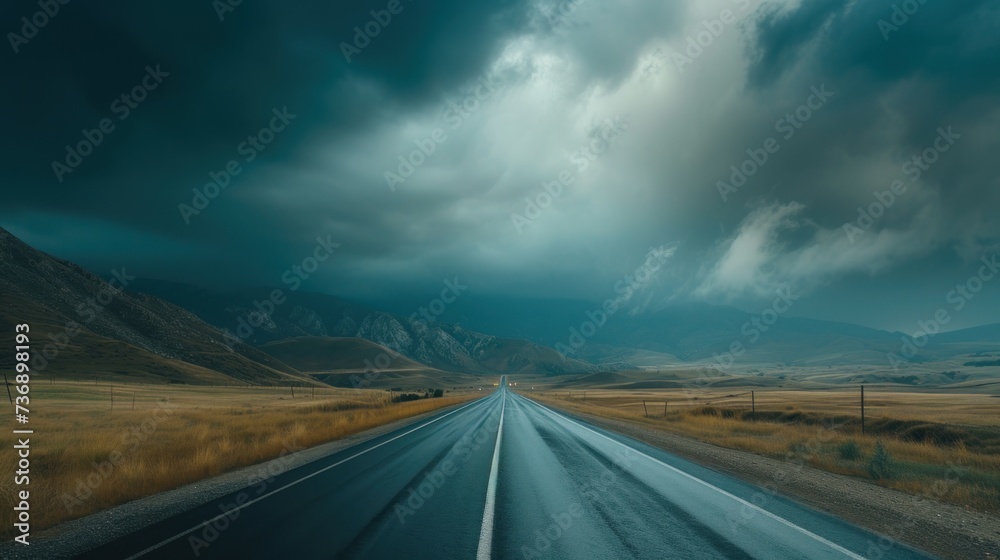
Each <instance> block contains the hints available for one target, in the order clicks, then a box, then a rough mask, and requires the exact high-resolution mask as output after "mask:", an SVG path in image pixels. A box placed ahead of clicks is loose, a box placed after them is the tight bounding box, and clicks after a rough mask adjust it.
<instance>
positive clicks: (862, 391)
mask: <svg viewBox="0 0 1000 560" xmlns="http://www.w3.org/2000/svg"><path fill="white" fill-rule="evenodd" d="M861 435H865V386H864V385H862V386H861Z"/></svg>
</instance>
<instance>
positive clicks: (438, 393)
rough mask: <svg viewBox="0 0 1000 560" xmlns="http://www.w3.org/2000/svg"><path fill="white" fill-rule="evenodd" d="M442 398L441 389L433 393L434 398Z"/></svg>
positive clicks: (442, 392)
mask: <svg viewBox="0 0 1000 560" xmlns="http://www.w3.org/2000/svg"><path fill="white" fill-rule="evenodd" d="M443 396H444V390H443V389H436V390H435V391H434V398H436V399H438V398H441V397H443Z"/></svg>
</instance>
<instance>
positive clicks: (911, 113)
mask: <svg viewBox="0 0 1000 560" xmlns="http://www.w3.org/2000/svg"><path fill="white" fill-rule="evenodd" d="M894 4H895V5H898V6H903V7H904V8H905V9H906V10H908V11H910V12H912V13H908V14H904V15H905V21H901V19H902V16H900V15H894V12H893V5H894ZM910 4H912V5H914V6H919V8H918V9H916V10H910V9H909V8H908V7H907V6H909V5H910ZM387 5H388V0H386V1H376V0H373V1H369V2H365V3H362V4H352V5H350V6H338V5H336V4H334V3H319V2H315V3H313V2H310V3H304V2H303V3H294V4H293V5H283V4H279V3H276V2H275V3H266V4H261V3H249V2H243V3H241V4H240V5H238V6H236V7H235V8H234V9H233V10H232V11H229V12H226V13H225V14H224V20H223V21H220V20H219V17H218V16H217V14H216V11H215V9H214V8H213V3H212V2H208V1H194V0H191V1H180V2H172V3H166V2H164V3H157V4H143V5H135V4H131V3H125V2H110V3H109V2H104V3H101V4H99V5H94V4H92V3H90V4H88V3H84V2H79V0H74V1H72V2H70V3H68V4H66V5H64V6H61V8H60V13H59V14H58V15H57V16H54V17H53V18H52V21H51V22H49V23H48V24H47V25H46V26H45V27H44V28H43V29H40V30H39V32H38V34H37V36H35V37H33V38H31V39H30V40H29V41H28V42H27V43H26V44H23V45H20V47H19V50H20V52H19V53H17V54H15V53H13V51H12V49H11V50H7V51H6V52H3V54H2V55H0V57H2V61H3V64H4V76H5V78H7V80H8V81H7V82H6V83H7V86H6V87H5V88H4V89H3V90H2V91H0V103H2V105H3V107H4V111H5V114H6V115H7V117H8V118H7V120H6V121H5V122H6V123H9V130H8V131H7V134H5V135H4V136H3V140H2V143H3V145H2V149H0V162H2V172H0V173H2V175H0V180H2V184H3V187H2V188H3V189H4V191H5V193H7V197H6V198H7V204H6V205H5V206H4V207H3V208H2V209H0V222H2V224H0V225H4V226H6V227H9V228H11V229H12V230H13V231H14V232H15V233H18V234H21V235H24V236H25V237H26V240H28V241H29V242H35V243H37V244H38V245H40V246H42V247H43V248H44V249H46V250H49V251H52V252H54V253H56V254H58V255H60V256H64V257H67V258H72V259H74V260H80V261H82V262H83V263H84V264H88V265H89V266H92V267H106V268H110V267H113V266H121V265H126V264H130V263H135V264H134V266H135V267H138V268H139V272H140V273H144V274H147V275H151V276H160V277H167V278H169V279H175V280H182V281H191V282H217V283H225V282H228V283H242V284H274V283H277V282H279V279H280V274H281V272H282V271H283V270H285V269H286V268H287V267H288V266H289V265H291V264H293V263H295V262H296V261H299V260H301V259H302V258H303V257H305V256H307V255H308V254H309V252H310V251H311V250H312V248H313V246H314V245H315V244H316V243H317V238H322V239H327V238H330V239H332V240H334V241H336V242H338V243H340V244H341V246H340V249H338V252H337V255H336V258H335V259H333V260H331V261H330V262H329V264H326V265H324V268H323V269H322V270H321V271H319V272H318V273H317V275H316V277H315V278H314V279H312V280H310V283H309V284H307V285H306V286H305V289H308V290H316V291H327V292H331V293H336V294H343V295H355V294H357V295H363V296H365V297H366V298H367V299H369V300H373V299H375V300H377V299H378V298H379V297H381V296H382V295H384V294H388V293H394V292H398V291H403V292H413V293H414V294H422V293H424V292H425V291H427V290H429V289H432V288H434V286H436V285H437V284H439V283H440V282H441V279H442V278H444V277H451V276H453V275H456V274H457V275H460V276H461V277H462V278H463V281H464V280H466V279H468V282H469V284H470V286H472V287H473V288H472V289H473V291H474V292H478V293H496V294H503V295H515V296H530V297H537V298H544V297H577V298H585V299H593V300H603V299H604V298H606V297H609V294H611V295H613V293H614V290H613V286H614V285H615V284H616V282H617V281H618V280H620V279H621V278H622V277H623V276H624V275H626V274H628V273H630V272H631V271H634V270H635V269H636V267H637V266H639V265H641V264H642V262H643V259H644V258H645V256H646V255H647V254H649V253H650V252H651V251H652V252H656V251H658V250H662V249H663V248H664V247H669V248H670V251H671V255H672V257H671V259H670V261H669V263H668V264H666V265H665V266H663V267H662V268H661V269H660V270H659V271H658V273H657V278H656V279H655V281H651V282H649V283H648V284H647V285H646V286H645V287H644V288H643V293H636V294H635V297H634V298H633V301H635V302H642V303H643V306H647V304H648V305H649V306H650V307H655V304H656V303H663V302H678V301H686V300H690V299H697V300H706V301H711V302H731V303H737V304H740V305H745V306H754V305H756V304H757V302H758V301H759V300H760V298H763V297H765V296H767V294H768V293H769V292H770V291H772V290H773V289H774V288H775V286H777V285H781V284H784V283H787V282H794V283H796V285H798V286H800V287H801V289H802V291H803V292H804V293H808V294H813V297H814V299H813V300H811V301H812V303H810V300H809V297H810V296H808V295H807V296H804V297H805V299H804V300H803V301H802V302H801V309H809V310H810V313H812V314H815V315H817V316H834V315H836V316H837V317H838V318H840V319H846V318H848V317H844V316H843V315H837V314H838V313H846V314H849V313H850V312H851V310H857V309H859V308H862V307H864V306H865V303H864V301H866V300H864V299H863V298H860V299H858V300H857V302H855V303H852V300H851V298H850V297H849V292H850V291H851V290H855V288H856V286H858V285H865V284H866V283H867V284H869V285H870V289H871V290H872V292H871V293H879V294H892V293H896V294H899V301H898V302H886V305H887V306H890V307H891V306H895V307H892V309H891V310H887V311H886V313H885V314H884V315H885V316H892V317H893V319H891V321H895V320H896V318H898V317H902V318H903V319H900V321H904V319H905V318H906V316H907V315H909V314H917V313H918V311H919V309H918V307H919V306H918V303H919V302H916V303H915V302H914V301H906V300H907V299H909V300H914V299H915V298H917V297H919V298H923V299H926V297H933V295H934V294H936V293H937V291H938V290H939V288H938V286H939V285H946V283H947V281H948V277H947V274H946V271H948V270H952V269H954V268H955V263H956V262H959V263H969V262H973V261H975V260H977V259H978V258H979V256H980V255H981V254H982V253H983V252H984V251H986V250H988V249H989V248H991V247H994V246H996V245H997V243H998V240H1000V229H998V228H1000V225H998V223H997V221H996V220H995V219H994V218H993V214H994V213H995V212H994V209H995V208H996V206H997V204H1000V189H998V188H997V187H998V186H1000V184H998V172H997V171H996V169H995V166H994V165H993V163H992V162H993V160H994V159H995V154H996V152H997V149H998V148H1000V145H998V143H1000V139H998V137H997V136H996V134H995V130H996V127H997V125H998V123H1000V111H998V107H1000V103H998V101H1000V99H998V87H997V86H998V83H997V80H998V74H997V73H996V72H995V71H994V70H993V65H994V64H995V62H994V61H995V59H996V54H997V53H998V52H1000V45H998V41H1000V39H998V37H1000V35H998V34H997V33H996V30H997V28H998V24H1000V21H998V9H997V8H996V7H995V6H994V5H993V4H992V3H989V2H986V1H978V0H977V1H973V2H969V3H965V4H963V5H962V6H961V7H957V6H956V5H955V4H953V3H947V2H944V1H940V0H938V1H935V0H928V1H927V2H925V3H923V4H920V3H919V0H907V1H905V2H900V1H896V2H893V1H889V0H879V1H873V2H846V3H845V2H834V1H832V0H829V1H828V0H815V1H805V2H768V3H765V4H759V3H756V2H752V1H746V0H712V1H700V0H699V1H697V2H696V1H694V0H691V1H688V2H654V1H623V2H599V1H597V0H572V1H570V0H541V1H538V0H536V1H524V2H515V1H509V2H489V3H486V2H457V1H455V2H438V3H436V4H434V5H428V4H426V3H424V2H413V3H411V2H409V1H407V0H402V1H401V4H400V5H401V6H402V7H403V11H402V13H399V14H396V15H394V16H393V17H392V21H391V22H390V23H388V25H386V26H384V27H382V26H381V25H379V26H376V27H377V31H378V36H377V37H374V38H372V39H371V41H370V44H367V45H365V44H362V43H359V44H358V45H357V46H356V49H357V50H352V51H351V52H350V53H349V55H350V59H351V62H350V63H348V61H347V60H345V57H344V52H343V44H344V43H347V44H353V43H354V42H355V35H356V30H355V27H356V26H357V27H361V28H364V27H365V26H366V24H369V22H370V21H371V19H372V15H371V13H370V12H371V10H383V9H385V8H386V7H387ZM37 9H38V7H37V4H36V3H34V2H29V1H18V2H13V3H8V4H7V5H5V6H4V7H3V8H0V25H2V26H5V27H0V29H5V30H12V31H18V29H19V27H20V24H19V23H18V20H19V19H20V17H22V16H30V15H31V14H32V13H33V12H35V11H37ZM726 10H728V11H729V12H731V13H732V14H735V19H736V20H738V21H735V22H734V23H731V24H729V23H727V24H716V23H714V22H715V20H716V19H717V18H720V17H721V14H722V13H723V12H724V11H726ZM893 18H896V19H895V20H894V19H893ZM881 21H885V22H887V23H888V24H889V25H890V26H891V27H886V26H885V25H883V24H882V23H880V22H881ZM709 29H714V30H715V32H714V33H713V32H710V31H707V30H709ZM706 32H707V33H709V35H706V34H705V33H706ZM362 40H363V39H362ZM692 41H695V42H698V41H700V42H702V43H703V45H702V46H701V48H700V50H698V52H695V54H694V57H693V58H692V59H691V60H690V64H685V65H678V64H677V57H676V55H678V53H691V52H694V51H691V50H689V49H690V45H691V42H692ZM358 51H360V52H358ZM688 56H690V54H688ZM157 65H159V66H160V67H161V68H162V71H164V72H167V73H169V76H167V77H165V78H164V79H163V81H162V83H161V84H159V85H158V86H157V87H156V89H154V90H152V91H150V92H148V96H147V99H145V100H144V101H143V102H142V103H140V104H139V106H138V107H136V108H135V109H134V110H133V111H132V112H131V114H130V116H129V117H128V118H127V119H125V120H120V121H119V120H118V119H117V117H116V116H115V115H114V114H113V113H112V111H111V107H110V105H111V103H112V102H113V101H114V100H115V98H117V97H118V96H120V95H121V94H122V93H124V92H127V91H129V90H131V89H132V88H133V87H135V86H136V85H138V84H140V83H141V82H142V80H143V77H144V75H145V74H146V73H147V66H149V67H153V68H155V67H156V66H157ZM483 80H485V81H486V82H488V83H490V84H491V86H490V87H489V88H488V90H487V93H486V94H485V95H480V96H478V97H477V96H476V94H475V93H474V92H476V91H480V92H481V91H482V90H481V89H480V90H477V88H478V87H479V86H480V85H482V84H483ZM817 89H818V90H821V91H832V92H834V93H833V95H832V97H830V98H829V99H825V100H824V101H823V102H822V103H821V104H820V106H819V107H815V106H814V108H813V109H810V110H809V117H808V118H807V119H805V122H801V123H798V124H799V125H801V126H797V127H794V128H793V130H794V134H793V135H791V136H788V137H785V136H784V135H783V134H784V133H783V132H782V130H787V126H788V122H789V121H788V118H789V115H794V114H795V113H796V111H797V110H798V109H800V108H801V107H803V106H804V105H806V104H808V103H810V102H811V101H810V99H813V98H814V96H815V93H814V92H815V91H817ZM451 102H458V103H462V104H464V108H462V109H459V110H457V111H456V107H457V106H456V105H451ZM284 107H287V110H288V112H289V113H292V114H294V115H295V117H294V118H293V119H292V120H291V121H290V122H289V123H288V124H287V126H286V127H284V129H283V130H281V131H279V132H275V133H274V137H275V139H274V142H273V143H272V144H269V145H267V146H266V148H265V149H264V150H263V151H261V152H260V153H259V154H258V156H257V158H256V159H255V160H254V161H253V162H250V163H246V162H243V160H242V155H240V154H239V153H238V146H239V145H240V143H241V142H242V141H244V140H245V139H246V137H247V136H248V135H250V134H253V133H256V132H257V131H258V130H260V129H261V128H262V127H264V126H267V125H268V123H269V122H271V119H272V117H273V116H274V113H273V112H272V110H273V109H278V110H281V109H282V108H284ZM106 117H111V118H112V119H114V124H115V125H116V128H115V130H114V131H113V132H112V133H110V134H108V135H107V138H106V139H105V140H104V142H103V143H102V144H101V145H100V146H99V147H97V148H96V149H95V151H94V154H93V155H91V156H88V157H86V158H85V159H84V161H83V162H82V164H81V165H80V166H79V168H77V169H76V170H75V171H73V172H72V173H71V174H68V175H66V177H65V180H64V181H63V182H61V183H60V182H58V181H57V180H56V178H55V176H54V174H53V171H52V168H51V162H52V161H53V160H54V159H61V158H62V157H64V146H65V145H67V144H72V143H75V142H78V141H79V140H81V138H82V136H81V129H84V128H87V129H92V128H94V127H96V126H97V125H98V123H99V121H100V120H101V119H102V118H106ZM800 118H801V117H800ZM609 120H610V121H616V120H623V121H627V122H628V123H629V127H628V129H627V130H625V131H623V132H622V133H621V135H620V138H618V139H616V140H615V141H614V143H613V145H611V146H610V147H606V148H607V149H602V150H600V153H599V154H597V155H593V154H591V155H593V156H594V157H592V158H590V159H588V160H587V163H586V165H581V163H580V162H581V161H582V160H581V159H580V153H581V150H584V149H586V148H587V146H592V144H591V143H592V142H593V141H594V140H595V139H598V138H600V136H601V131H602V127H605V126H606V125H605V124H604V123H606V122H608V121H609ZM782 122H784V123H785V127H786V128H785V129H778V126H780V124H781V123H782ZM948 127H953V130H954V131H955V133H957V134H958V135H960V138H959V139H958V140H957V141H956V142H955V144H954V149H949V150H948V151H947V153H941V154H938V156H939V157H937V158H936V159H937V161H935V163H934V164H933V166H931V167H930V168H929V169H926V170H922V171H921V173H920V176H919V177H918V178H914V177H911V176H908V175H907V174H906V169H907V168H906V167H904V166H905V165H907V162H908V161H910V160H911V159H912V157H913V156H914V155H918V154H921V153H923V151H924V150H925V149H927V148H928V147H929V146H933V145H934V143H935V141H936V140H937V138H938V136H939V135H940V134H939V129H944V130H947V129H948ZM438 129H439V130H440V131H441V132H442V133H443V134H444V135H445V136H446V139H445V140H444V141H442V142H436V143H433V144H432V145H433V148H434V149H433V153H430V154H426V155H423V156H419V157H418V159H419V160H420V162H419V163H418V164H415V165H413V166H412V167H413V169H412V174H410V173H409V172H406V173H405V174H406V175H407V176H406V178H405V181H403V182H401V183H398V184H394V185H392V186H391V188H390V184H387V179H386V173H390V172H391V173H401V172H404V171H405V169H401V168H400V166H401V165H404V164H401V163H400V159H399V158H404V159H405V158H407V157H408V156H410V155H411V154H413V152H414V150H415V149H419V148H418V146H420V145H423V146H427V145H428V144H426V142H427V141H428V140H427V139H428V138H430V137H431V135H432V134H433V133H434V131H435V130H438ZM769 137H775V138H778V139H780V144H781V147H780V151H778V152H777V153H775V154H772V155H771V156H770V157H769V159H768V161H767V163H766V164H765V165H762V166H760V169H758V170H757V171H756V172H755V173H754V174H753V176H752V177H749V178H748V180H747V181H746V184H745V185H744V186H742V187H740V188H739V189H738V192H736V193H731V194H730V196H728V197H727V199H726V200H723V199H722V197H720V193H719V189H718V187H717V184H718V183H719V182H720V181H729V180H730V176H731V171H730V169H731V168H730V166H731V165H737V166H739V165H740V164H741V163H742V162H743V161H744V160H745V159H746V158H747V157H748V155H747V150H754V149H759V148H760V147H761V146H763V144H764V142H765V140H766V139H767V138H769ZM232 159H239V160H240V161H241V162H243V163H244V164H243V165H242V171H241V173H240V174H239V175H238V176H236V177H233V178H231V181H230V182H231V186H229V187H227V189H226V190H225V191H223V192H222V194H220V195H219V196H218V197H217V198H215V199H213V200H211V202H210V204H209V205H208V207H207V208H205V209H204V210H203V211H202V212H201V213H199V214H195V215H190V216H188V218H189V221H190V224H189V225H188V224H186V223H185V221H184V219H182V216H181V214H180V213H179V210H178V205H179V204H182V203H185V204H192V203H193V200H192V197H193V193H192V189H201V188H202V187H203V186H204V185H205V183H206V182H207V181H208V179H209V173H210V172H219V171H221V170H222V169H224V168H225V166H226V164H227V162H228V161H229V160H232ZM404 167H405V165H404ZM564 171H567V172H570V173H572V176H573V178H574V181H573V183H572V184H571V185H567V186H566V188H565V189H564V192H562V193H561V194H560V195H559V196H558V197H556V198H555V199H554V200H552V201H551V203H550V204H545V208H543V209H540V210H539V215H537V216H536V217H535V218H533V219H532V223H531V225H530V226H528V227H527V228H523V229H519V228H517V227H516V226H515V223H514V221H513V220H512V215H514V214H525V213H526V212H528V211H533V210H530V208H528V206H527V205H528V203H530V202H532V201H538V200H541V199H539V198H538V197H539V196H540V193H544V192H545V191H544V190H543V189H544V187H543V185H544V184H547V183H550V182H551V181H552V180H553V179H555V178H557V177H559V175H560V173H562V172H564ZM895 180H902V181H905V182H906V185H907V187H908V188H907V191H906V193H905V194H903V195H900V196H898V197H897V199H896V200H895V201H894V202H893V203H892V204H891V205H890V206H891V207H890V208H888V209H887V210H886V211H884V212H883V213H882V215H881V216H880V217H878V219H875V220H873V221H872V223H871V225H870V227H867V229H866V230H865V231H864V233H863V234H862V235H860V236H856V237H849V236H848V234H847V233H846V232H845V230H844V228H843V226H844V224H852V223H854V222H855V221H856V220H857V219H858V208H859V207H862V208H868V207H869V206H870V205H871V204H872V203H873V202H875V201H876V199H875V198H874V193H875V192H881V191H885V190H886V189H889V188H890V185H891V184H893V181H895ZM74 232H82V233H80V234H77V235H75V234H74ZM70 238H72V240H70ZM921 269H926V270H928V271H932V272H927V273H925V274H913V271H914V270H921ZM824 294H825V295H826V296H827V297H824ZM830 294H837V297H835V298H831V297H829V295H830ZM926 294H931V295H930V296H927V295H926ZM882 299H883V300H885V299H886V298H882ZM831 301H836V302H837V303H836V305H833V304H831V303H830V302H831ZM875 315H877V314H869V315H866V317H872V316H875ZM887 321H889V320H887ZM904 322H905V321H904Z"/></svg>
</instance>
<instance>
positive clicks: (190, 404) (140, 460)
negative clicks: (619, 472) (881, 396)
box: [0, 382, 482, 540]
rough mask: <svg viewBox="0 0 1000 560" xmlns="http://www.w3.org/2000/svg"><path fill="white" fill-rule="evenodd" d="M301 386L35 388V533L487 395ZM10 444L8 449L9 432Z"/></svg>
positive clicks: (7, 523) (9, 456) (5, 516)
mask: <svg viewBox="0 0 1000 560" xmlns="http://www.w3.org/2000/svg"><path fill="white" fill-rule="evenodd" d="M112 389H113V390H114V392H115V408H114V410H112V409H111V391H112ZM295 391H296V398H292V396H291V390H290V389H289V388H280V389H279V388H273V387H271V388H252V389H251V388H220V387H216V388H207V387H185V386H163V385H128V386H120V385H119V386H115V387H113V388H109V387H108V386H106V385H102V386H95V385H93V384H89V383H71V382H66V383H62V382H60V383H57V384H55V385H46V384H39V385H35V386H33V387H32V392H31V397H32V405H33V406H32V407H31V409H32V415H31V422H30V426H28V427H30V428H32V429H33V430H34V431H35V433H34V435H32V436H31V475H30V476H31V484H30V491H31V514H32V517H31V519H32V525H31V526H32V531H33V532H35V531H38V530H41V529H44V528H46V527H50V526H52V525H55V524H57V523H59V522H62V521H66V520H69V519H73V518H77V517H82V516H84V515H87V514H90V513H93V512H96V511H99V510H102V509H106V508H109V507H112V506H115V505H118V504H121V503H125V502H127V501H130V500H134V499H136V498H140V497H143V496H148V495H151V494H155V493H157V492H162V491H165V490H169V489H171V488H176V487H178V486H181V485H184V484H187V483H190V482H195V481H197V480H201V479H204V478H207V477H211V476H215V475H218V474H222V473H225V472H227V471H231V470H234V469H237V468H240V467H244V466H247V465H252V464H255V463H259V462H262V461H265V460H268V459H272V458H275V457H278V456H281V455H282V454H285V453H288V452H290V451H297V450H300V449H305V448H308V447H311V446H314V445H318V444H320V443H325V442H328V441H332V440H336V439H339V438H343V437H345V436H348V435H351V434H355V433H358V432H361V431H364V430H367V429H370V428H374V427H377V426H380V425H383V424H387V423H389V422H392V421H395V420H399V419H403V418H408V417H411V416H415V415H418V414H422V413H425V412H429V411H432V410H435V409H439V408H442V407H445V406H449V405H453V404H457V403H460V402H463V401H467V400H470V399H472V398H475V397H478V396H481V395H482V393H478V392H477V394H471V393H465V394H461V395H455V396H447V397H444V398H432V399H423V400H418V401H411V402H404V403H390V402H389V401H388V398H387V396H388V395H387V393H385V392H381V391H357V390H350V389H333V388H329V389H327V388H319V389H316V390H315V396H313V394H314V393H313V389H311V388H308V389H296V390H295ZM133 394H134V397H135V404H134V410H133ZM11 423H12V422H11ZM19 427H24V426H19ZM9 428H10V426H8V429H7V430H4V431H5V432H6V434H10V429H9ZM2 445H3V448H4V449H8V450H10V449H11V445H12V444H11V442H10V436H9V435H5V436H4V441H3V442H2ZM14 465H15V456H14V454H13V453H7V452H5V453H2V457H0V468H2V469H3V472H5V473H13V472H14V470H15V467H14ZM0 480H2V482H0V496H3V498H0V501H2V502H3V503H5V504H12V503H15V502H14V501H13V493H14V491H15V486H14V485H13V477H12V476H4V477H3V478H2V479H0ZM12 513H13V512H12V511H11V508H10V507H6V508H3V509H2V510H0V524H2V527H3V528H2V529H0V538H3V539H5V540H6V539H9V538H12V536H13V534H14V533H13V532H12V524H13V523H14V521H13V515H12Z"/></svg>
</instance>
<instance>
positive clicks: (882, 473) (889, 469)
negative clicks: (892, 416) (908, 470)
mask: <svg viewBox="0 0 1000 560" xmlns="http://www.w3.org/2000/svg"><path fill="white" fill-rule="evenodd" d="M865 470H867V471H868V474H870V475H871V477H872V478H874V479H875V480H881V479H888V478H892V476H893V473H894V472H895V465H894V464H893V460H892V455H890V454H889V450H888V449H886V448H885V446H884V445H882V440H878V441H877V442H875V452H874V453H872V456H871V458H870V459H868V465H867V466H866V467H865Z"/></svg>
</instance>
